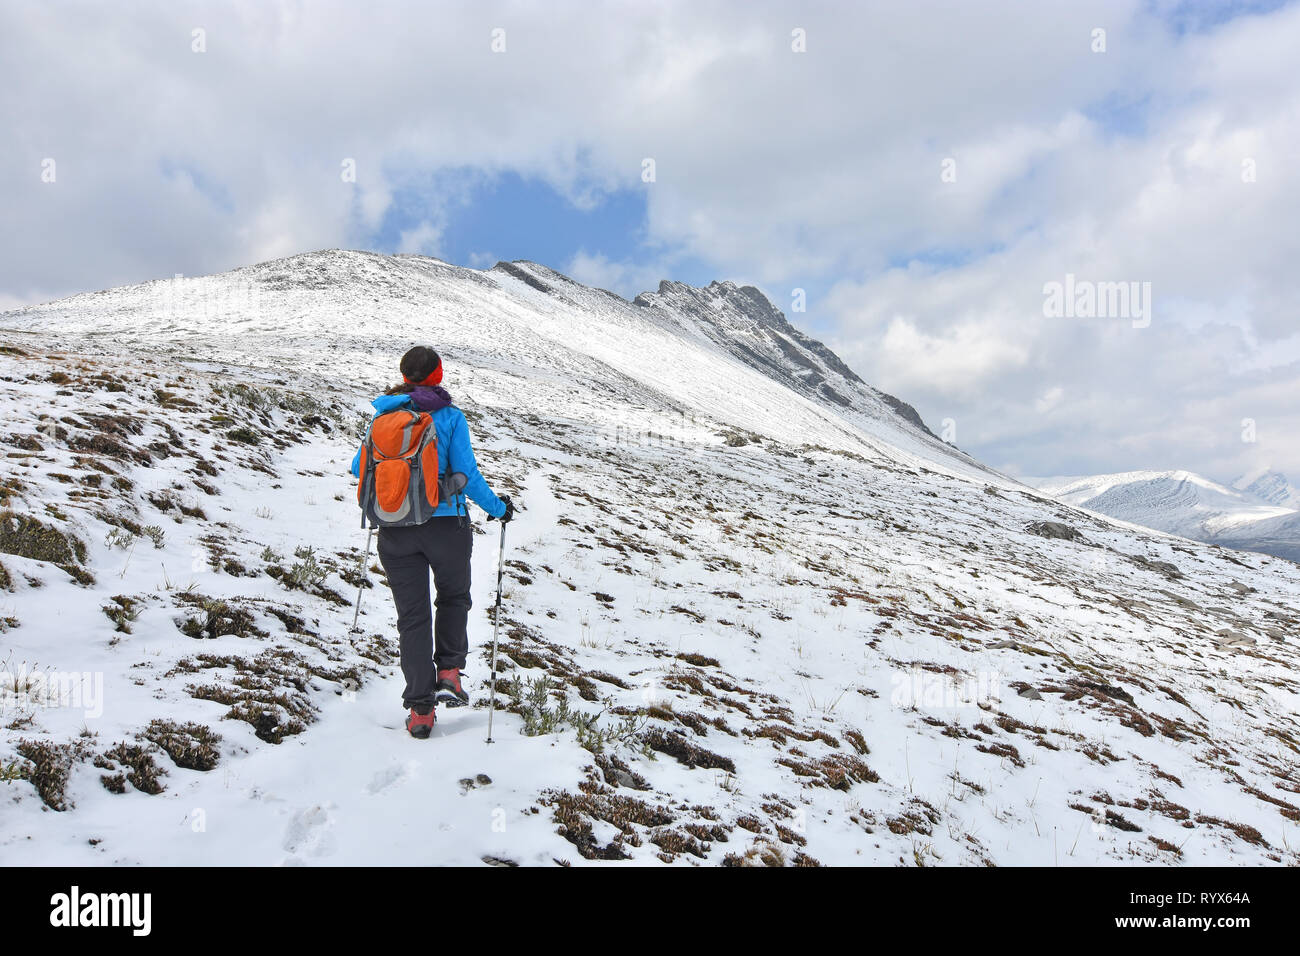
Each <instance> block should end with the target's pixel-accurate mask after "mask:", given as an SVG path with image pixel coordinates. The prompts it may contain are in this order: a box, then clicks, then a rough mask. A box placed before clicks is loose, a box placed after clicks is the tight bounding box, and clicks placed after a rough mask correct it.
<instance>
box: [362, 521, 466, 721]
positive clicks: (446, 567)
mask: <svg viewBox="0 0 1300 956" xmlns="http://www.w3.org/2000/svg"><path fill="white" fill-rule="evenodd" d="M462 520H463V521H464V523H463V524H462ZM473 548H474V529H473V526H472V525H471V524H470V522H469V521H468V520H464V519H461V518H457V517H439V518H430V519H429V520H428V521H426V522H425V523H424V524H421V525H415V526H413V527H410V528H381V529H380V530H379V563H380V564H382V565H383V566H384V573H385V574H387V575H388V586H389V587H390V588H392V591H393V603H394V604H396V605H397V631H398V634H399V635H400V637H401V650H402V674H403V675H404V676H405V677H406V691H405V692H404V693H403V694H402V700H403V703H404V705H405V706H406V707H420V706H422V705H429V706H432V705H433V702H434V696H433V689H434V685H435V684H436V683H437V680H438V673H437V672H438V671H439V670H446V669H448V668H452V667H454V668H457V669H459V668H462V667H464V666H465V655H466V654H467V653H468V652H469V636H468V635H467V633H466V630H465V628H466V624H467V623H468V621H469V609H470V597H469V557H470V553H471V552H472V551H473ZM430 570H432V571H433V585H434V588H435V590H436V591H437V597H436V599H435V600H434V602H433V605H434V607H435V608H436V609H437V615H436V617H435V616H434V614H433V613H432V611H431V608H430V606H429V571H430Z"/></svg>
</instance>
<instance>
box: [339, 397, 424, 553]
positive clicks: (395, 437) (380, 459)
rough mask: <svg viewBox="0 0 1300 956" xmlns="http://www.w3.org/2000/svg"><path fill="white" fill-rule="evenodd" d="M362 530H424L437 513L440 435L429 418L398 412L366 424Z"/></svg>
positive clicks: (360, 497) (360, 492)
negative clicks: (420, 526)
mask: <svg viewBox="0 0 1300 956" xmlns="http://www.w3.org/2000/svg"><path fill="white" fill-rule="evenodd" d="M359 472H360V475H361V477H360V478H359V479H358V481H357V503H358V504H359V505H361V525H362V527H364V526H365V524H366V521H367V520H369V521H370V524H371V526H372V527H378V528H400V527H407V526H409V525H417V524H424V523H425V522H426V521H428V520H429V519H430V518H431V517H432V516H433V511H434V509H435V508H437V507H438V498H439V487H438V486H439V474H438V432H437V429H435V428H434V427H433V416H431V415H429V414H428V413H427V412H414V411H409V410H406V409H399V410H397V411H394V412H387V413H386V414H383V415H380V416H379V417H378V418H376V419H375V420H374V421H373V422H372V423H371V424H370V431H368V432H367V433H366V440H365V441H364V442H363V443H362V445H361V467H360V469H359Z"/></svg>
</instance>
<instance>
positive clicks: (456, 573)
mask: <svg viewBox="0 0 1300 956" xmlns="http://www.w3.org/2000/svg"><path fill="white" fill-rule="evenodd" d="M400 367H401V372H402V383H401V384H400V385H395V386H394V387H392V388H390V389H389V390H388V391H387V392H386V393H384V394H383V395H380V396H379V397H378V398H376V399H375V400H374V401H373V402H372V403H371V404H372V405H374V407H375V417H376V418H378V417H379V416H380V415H383V414H385V413H387V412H392V411H397V410H398V409H409V410H412V411H416V412H428V413H429V414H430V416H431V417H432V419H433V425H434V429H435V430H436V433H437V439H438V462H439V466H440V470H441V471H443V472H445V473H448V474H450V473H452V472H460V473H461V474H463V475H464V476H465V477H466V479H467V481H466V484H465V487H464V492H463V493H464V494H465V495H466V496H468V497H469V499H470V500H471V501H473V502H474V503H475V504H476V505H478V506H479V507H480V508H482V509H483V510H484V511H486V512H487V513H488V515H489V519H488V520H491V519H492V518H498V519H500V520H501V521H509V520H510V519H511V518H513V517H514V513H515V509H514V505H513V504H512V503H511V501H510V499H509V498H506V497H501V498H498V497H497V496H496V495H495V494H493V493H492V489H491V488H489V487H488V484H487V482H486V481H485V480H484V479H483V475H482V474H480V473H479V470H478V462H477V461H476V460H475V458H474V449H473V448H472V447H471V445H470V440H469V423H468V422H466V421H465V415H464V413H463V412H462V411H461V410H460V409H459V408H457V407H456V406H455V405H453V404H452V403H451V395H449V394H448V393H447V390H446V389H445V388H443V387H442V385H441V382H442V360H441V359H440V358H439V357H438V353H437V352H435V351H434V350H433V349H431V348H428V347H427V346H423V345H418V346H416V347H415V348H413V349H411V350H410V351H409V352H407V353H406V354H405V355H403V356H402V362H401V366H400ZM360 465H361V450H360V449H358V450H357V455H356V457H355V458H354V459H353V460H352V474H353V475H355V476H357V477H358V478H360ZM462 507H463V505H462V504H461V502H460V501H459V495H456V496H453V497H452V498H451V500H440V501H439V502H438V507H437V508H436V509H434V511H433V516H432V517H431V518H430V519H429V520H428V521H426V522H424V523H423V524H417V525H411V526H408V527H392V528H388V527H381V528H380V529H379V562H380V564H382V565H383V567H384V573H385V574H386V575H388V584H389V587H390V588H391V589H392V592H393V603H394V604H396V605H397V630H398V633H399V635H400V638H401V656H402V674H403V675H404V676H405V677H406V690H405V692H404V693H403V694H402V701H403V706H405V707H408V708H410V711H411V713H410V716H408V717H407V718H406V729H407V731H408V732H409V733H410V735H411V736H412V737H419V738H421V739H423V738H426V737H428V736H429V734H430V733H431V732H432V730H433V722H434V705H435V704H437V703H440V702H441V703H443V704H446V705H447V706H448V707H463V706H465V705H466V704H468V703H469V695H468V694H467V693H465V691H464V689H463V688H462V687H461V684H460V672H461V669H462V668H463V667H464V666H465V655H466V653H467V652H468V651H469V638H468V635H467V634H466V624H467V622H468V620H469V609H470V603H471V602H470V595H469V559H470V552H471V550H472V549H473V545H474V529H473V526H472V525H471V523H470V522H469V521H467V520H466V519H465V515H464V512H463V510H462ZM430 570H432V571H433V584H434V587H435V589H436V590H437V599H436V600H435V601H434V602H433V603H434V607H436V608H437V614H436V616H434V615H433V614H431V613H430V607H429V571H430Z"/></svg>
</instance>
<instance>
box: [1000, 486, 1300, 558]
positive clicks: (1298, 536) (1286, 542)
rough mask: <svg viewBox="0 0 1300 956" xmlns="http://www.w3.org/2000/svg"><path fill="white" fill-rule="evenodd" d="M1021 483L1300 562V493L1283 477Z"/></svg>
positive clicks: (1160, 527) (1137, 520) (1158, 526)
mask: <svg viewBox="0 0 1300 956" xmlns="http://www.w3.org/2000/svg"><path fill="white" fill-rule="evenodd" d="M1024 480H1025V483H1026V484H1029V485H1032V486H1033V487H1035V488H1038V489H1039V490H1040V491H1044V492H1046V493H1047V494H1049V495H1051V496H1052V497H1054V498H1056V499H1058V500H1060V501H1063V502H1065V503H1067V504H1071V505H1077V506H1079V507H1081V508H1087V509H1088V510H1089V511H1096V512H1098V513H1100V514H1104V515H1108V516H1110V517H1112V518H1118V519H1120V520H1121V521H1128V522H1131V523H1132V524H1138V525H1143V526H1144V527H1147V528H1154V529H1155V530H1157V531H1166V532H1169V533H1170V534H1177V535H1182V536H1183V537H1185V538H1193V539H1195V540H1197V541H1207V542H1210V543H1211V544H1218V545H1222V546H1224V547H1229V548H1240V549H1242V550H1244V551H1259V552H1261V553H1263V554H1272V555H1276V556H1277V557H1281V558H1288V559H1289V560H1292V561H1297V562H1300V490H1297V488H1296V487H1295V485H1293V484H1291V482H1290V481H1289V480H1288V479H1287V477H1286V476H1285V475H1283V474H1281V473H1280V472H1276V471H1271V470H1270V471H1264V472H1262V473H1256V474H1249V475H1244V476H1242V477H1241V478H1239V479H1237V481H1235V482H1233V484H1232V485H1231V486H1228V485H1221V484H1219V483H1217V482H1214V481H1211V480H1210V479H1208V478H1204V477H1202V476H1200V475H1196V474H1192V473H1191V472H1188V471H1127V472H1121V473H1118V474H1112V475H1091V476H1073V477H1065V476H1058V477H1052V478H1026V479H1024Z"/></svg>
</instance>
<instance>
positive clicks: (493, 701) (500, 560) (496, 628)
mask: <svg viewBox="0 0 1300 956" xmlns="http://www.w3.org/2000/svg"><path fill="white" fill-rule="evenodd" d="M507 524H508V522H505V521H503V522H501V548H500V550H499V551H498V552H497V605H496V609H495V610H494V611H493V612H492V668H491V670H492V690H491V692H490V694H489V695H488V735H487V742H488V743H492V714H493V712H495V711H496V708H497V634H498V632H500V630H501V577H502V575H503V574H504V573H505V561H506V525H507Z"/></svg>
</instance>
